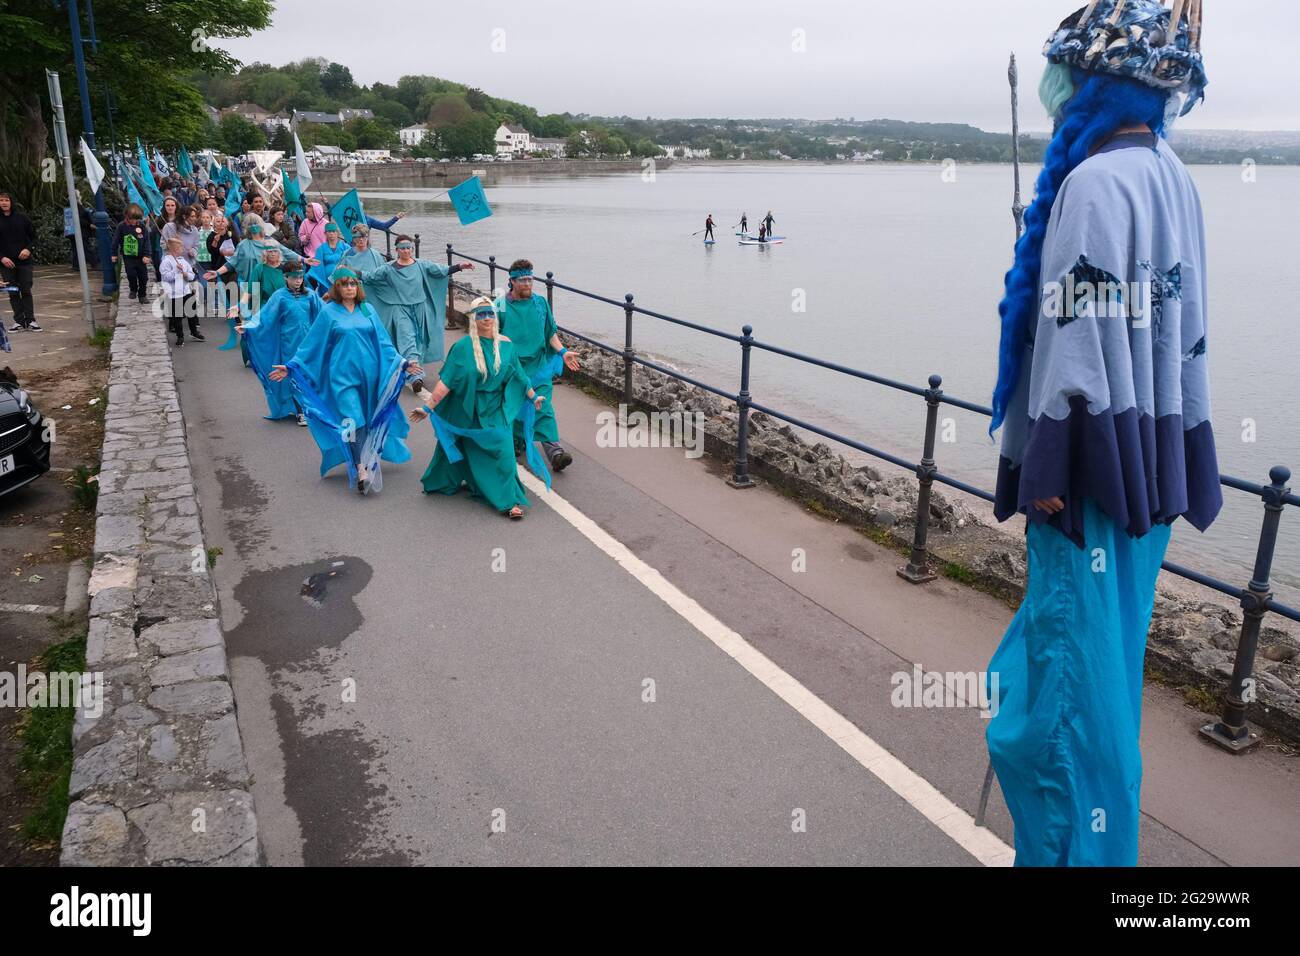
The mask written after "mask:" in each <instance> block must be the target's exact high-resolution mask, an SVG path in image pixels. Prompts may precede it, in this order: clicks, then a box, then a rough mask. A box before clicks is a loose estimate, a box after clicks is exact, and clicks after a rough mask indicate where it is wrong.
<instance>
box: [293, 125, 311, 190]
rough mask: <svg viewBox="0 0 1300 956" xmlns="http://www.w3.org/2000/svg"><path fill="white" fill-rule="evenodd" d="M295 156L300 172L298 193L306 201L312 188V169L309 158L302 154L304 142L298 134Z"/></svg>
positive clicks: (295, 162)
mask: <svg viewBox="0 0 1300 956" xmlns="http://www.w3.org/2000/svg"><path fill="white" fill-rule="evenodd" d="M293 155H294V165H295V166H296V167H297V170H298V192H299V193H301V194H302V197H303V199H306V198H307V189H308V187H310V186H311V168H310V167H309V166H308V165H307V157H306V156H304V155H303V153H302V140H300V139H298V134H297V133H294V134H293Z"/></svg>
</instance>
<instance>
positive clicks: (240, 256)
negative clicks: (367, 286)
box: [205, 213, 316, 365]
mask: <svg viewBox="0 0 1300 956" xmlns="http://www.w3.org/2000/svg"><path fill="white" fill-rule="evenodd" d="M265 235H266V225H265V223H263V222H262V218H261V217H260V216H257V215H253V214H251V213H250V214H249V215H248V216H246V217H245V218H244V236H245V238H243V239H241V240H239V244H238V245H237V246H235V254H234V255H233V256H231V257H230V258H229V259H227V260H226V264H225V265H223V266H222V267H221V268H220V269H217V270H215V271H212V272H208V273H206V275H205V279H206V280H207V281H208V282H212V281H213V280H220V279H221V278H222V277H223V276H225V275H227V274H233V275H234V276H235V280H236V282H237V283H238V287H239V292H240V297H241V299H242V297H243V292H244V289H245V287H246V286H247V285H248V283H249V282H251V281H252V278H253V272H254V270H257V269H260V268H261V267H262V260H263V257H264V256H265V254H266V250H267V249H279V250H280V256H281V258H282V259H283V260H284V261H285V262H297V261H298V260H300V259H302V256H300V255H298V253H296V252H294V251H293V250H292V249H290V248H289V247H288V246H285V245H282V244H281V243H279V242H276V241H275V240H274V239H266V238H264V237H265ZM303 261H305V262H306V263H307V264H308V265H314V264H315V262H316V260H315V259H306V260H303ZM226 317H227V320H228V322H229V324H230V336H229V338H227V339H226V341H225V343H224V344H223V345H221V346H218V348H219V350H220V351H222V352H228V351H229V350H230V349H233V348H234V347H235V339H236V333H235V323H236V319H235V315H234V313H233V310H232V311H229V312H227V313H226ZM241 348H242V347H241ZM244 364H245V365H247V364H248V356H247V354H245V355H244Z"/></svg>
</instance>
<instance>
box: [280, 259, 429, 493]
mask: <svg viewBox="0 0 1300 956" xmlns="http://www.w3.org/2000/svg"><path fill="white" fill-rule="evenodd" d="M408 372H409V373H410V374H411V375H416V376H419V377H421V378H423V377H424V370H423V369H422V368H420V366H419V365H414V364H412V363H410V362H408V361H406V360H405V359H403V358H402V356H400V355H398V354H397V350H396V349H394V348H393V343H392V342H391V341H390V340H389V338H388V334H387V333H386V332H385V331H384V327H383V326H382V325H381V324H380V322H379V316H377V315H376V314H375V310H374V309H372V308H371V307H370V305H369V304H368V303H367V302H366V301H365V293H364V292H363V291H362V289H361V283H360V282H359V281H358V279H357V276H356V273H354V272H352V271H351V270H350V269H338V270H337V271H336V272H335V274H334V283H333V285H332V286H331V287H330V291H329V293H328V294H327V295H326V300H325V304H324V305H323V306H322V308H321V311H320V314H319V315H318V316H317V317H316V321H315V322H314V323H312V326H311V328H310V329H309V330H308V331H307V335H306V336H305V337H304V338H303V340H302V344H301V345H299V346H298V351H297V352H295V353H294V356H293V358H291V359H290V360H289V361H288V362H286V363H284V364H283V365H277V366H275V368H274V369H273V370H272V372H271V374H270V376H269V378H270V379H271V381H273V382H279V381H283V380H284V379H285V378H286V377H288V378H289V379H290V380H291V381H292V382H293V389H294V392H295V393H296V395H297V397H298V403H299V404H300V405H301V406H302V407H303V409H305V410H306V412H307V421H308V427H309V428H310V429H311V434H312V437H313V438H314V439H315V440H316V444H317V445H318V446H320V450H321V466H320V473H321V475H322V476H324V475H325V474H326V473H328V472H329V471H330V469H332V468H334V467H336V466H338V465H346V466H347V470H348V485H349V486H350V487H353V486H355V487H356V489H357V491H358V492H360V493H361V494H363V495H364V494H367V493H368V492H369V491H370V490H371V489H373V490H375V491H378V490H380V489H381V488H382V487H383V476H382V473H381V470H380V460H381V459H382V460H383V461H390V462H395V463H396V462H403V461H407V460H408V459H409V458H410V457H411V453H410V451H408V450H407V447H406V444H405V443H404V442H403V441H402V439H404V438H405V437H406V435H407V432H408V431H409V430H410V428H409V426H408V425H407V423H406V419H405V418H403V417H402V409H401V407H400V406H399V405H398V403H397V399H398V396H399V395H400V394H401V391H402V386H403V385H404V384H405V382H406V376H407V373H408Z"/></svg>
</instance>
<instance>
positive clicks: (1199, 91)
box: [1043, 0, 1209, 116]
mask: <svg viewBox="0 0 1300 956" xmlns="http://www.w3.org/2000/svg"><path fill="white" fill-rule="evenodd" d="M1201 4H1202V0H1173V9H1170V8H1169V7H1166V6H1165V5H1164V3H1163V2H1161V0H1092V2H1091V3H1089V4H1088V6H1086V7H1084V8H1082V9H1081V10H1079V11H1077V12H1075V13H1073V14H1071V15H1070V16H1068V17H1066V18H1065V20H1064V21H1063V22H1062V23H1061V25H1060V27H1058V28H1057V30H1056V32H1055V33H1053V34H1052V36H1051V37H1050V38H1049V39H1048V41H1047V45H1046V46H1045V47H1044V48H1043V55H1044V56H1045V57H1047V58H1048V59H1049V60H1051V61H1052V62H1053V63H1064V64H1066V65H1068V66H1072V67H1078V68H1079V69H1081V70H1087V71H1089V72H1092V73H1108V74H1111V75H1113V76H1123V77H1127V78H1129V79H1131V80H1137V81H1138V82H1140V83H1145V84H1146V85H1147V86H1153V87H1155V88H1157V89H1161V90H1168V91H1170V92H1177V93H1185V94H1186V95H1187V102H1186V104H1184V106H1183V109H1182V113H1181V114H1180V115H1182V116H1186V115H1187V114H1188V113H1189V112H1191V110H1192V107H1194V106H1195V105H1196V104H1197V103H1199V102H1200V101H1201V100H1203V99H1205V87H1206V85H1207V83H1208V82H1209V81H1208V80H1207V79H1206V76H1205V64H1204V62H1203V60H1202V59H1201ZM1170 24H1175V25H1176V28H1175V29H1174V30H1172V31H1171V29H1170Z"/></svg>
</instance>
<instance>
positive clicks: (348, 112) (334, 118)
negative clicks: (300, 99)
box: [289, 109, 375, 129]
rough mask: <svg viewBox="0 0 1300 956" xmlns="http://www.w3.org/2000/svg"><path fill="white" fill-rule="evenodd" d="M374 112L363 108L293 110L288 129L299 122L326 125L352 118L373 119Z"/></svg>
mask: <svg viewBox="0 0 1300 956" xmlns="http://www.w3.org/2000/svg"><path fill="white" fill-rule="evenodd" d="M374 118H375V114H374V112H373V111H372V110H364V109H342V110H339V111H338V112H337V113H319V112H315V111H312V110H294V111H293V116H292V117H291V118H290V121H289V128H290V129H297V128H298V125H299V124H300V123H322V124H324V125H326V126H335V125H338V124H341V123H346V122H347V121H348V120H353V119H374Z"/></svg>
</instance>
